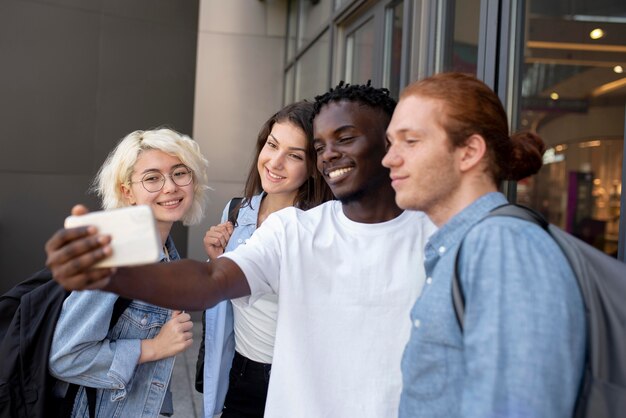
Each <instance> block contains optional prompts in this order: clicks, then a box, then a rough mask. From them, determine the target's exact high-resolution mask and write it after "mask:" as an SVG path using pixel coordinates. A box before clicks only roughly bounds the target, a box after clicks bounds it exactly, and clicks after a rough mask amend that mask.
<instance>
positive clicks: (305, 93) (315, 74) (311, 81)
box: [295, 31, 330, 100]
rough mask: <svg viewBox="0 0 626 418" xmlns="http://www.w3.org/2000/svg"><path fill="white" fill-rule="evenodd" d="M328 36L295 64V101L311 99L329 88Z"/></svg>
mask: <svg viewBox="0 0 626 418" xmlns="http://www.w3.org/2000/svg"><path fill="white" fill-rule="evenodd" d="M329 68H330V36H329V34H328V31H326V32H324V34H323V35H322V36H321V37H320V38H319V39H318V40H317V41H316V42H315V43H314V44H313V45H311V47H310V48H309V49H308V50H307V51H306V52H305V53H304V54H303V55H302V56H301V57H300V59H299V60H298V62H297V63H296V97H295V99H296V100H303V99H313V98H314V97H315V96H317V95H319V94H322V93H325V92H326V91H327V90H328V86H329V79H328V76H329Z"/></svg>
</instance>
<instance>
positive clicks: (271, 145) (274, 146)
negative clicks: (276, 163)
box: [265, 141, 278, 149]
mask: <svg viewBox="0 0 626 418" xmlns="http://www.w3.org/2000/svg"><path fill="white" fill-rule="evenodd" d="M265 145H267V146H268V147H270V148H274V149H276V148H278V145H276V144H275V143H274V142H272V141H267V142H266V143H265Z"/></svg>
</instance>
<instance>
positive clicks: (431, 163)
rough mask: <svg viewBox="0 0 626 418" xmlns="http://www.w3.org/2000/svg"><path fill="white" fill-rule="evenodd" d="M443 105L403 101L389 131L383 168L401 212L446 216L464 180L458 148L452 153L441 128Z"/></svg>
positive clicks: (421, 100) (415, 99) (416, 99)
mask: <svg viewBox="0 0 626 418" xmlns="http://www.w3.org/2000/svg"><path fill="white" fill-rule="evenodd" d="M442 115H445V109H444V107H443V102H441V101H439V100H435V99H428V98H423V97H420V96H408V97H406V98H402V99H401V100H400V102H399V103H398V106H397V107H396V109H395V111H394V113H393V117H392V118H391V123H390V124H389V128H388V129H387V139H388V141H389V144H390V147H389V150H388V152H387V155H386V156H385V158H384V159H383V165H384V166H385V167H389V168H390V169H391V179H392V182H391V185H392V187H393V188H394V190H395V191H396V203H397V204H398V206H400V207H401V208H402V209H413V210H422V211H424V212H426V213H427V214H428V215H429V216H430V217H431V218H432V217H433V216H432V214H433V213H438V211H439V213H442V212H443V213H445V212H446V211H448V210H449V209H450V202H452V200H453V199H454V197H455V196H456V194H457V192H458V190H459V185H460V181H461V180H460V179H461V172H460V170H459V162H458V161H459V151H460V149H459V148H456V149H452V145H451V143H450V141H449V140H448V137H447V135H446V132H445V130H444V129H443V126H442V124H441V119H442V117H444V116H442Z"/></svg>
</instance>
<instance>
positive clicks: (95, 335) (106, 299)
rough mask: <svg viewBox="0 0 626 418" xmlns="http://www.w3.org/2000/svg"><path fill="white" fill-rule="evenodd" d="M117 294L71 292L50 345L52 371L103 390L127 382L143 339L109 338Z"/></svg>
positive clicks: (120, 387) (122, 389) (122, 386)
mask: <svg viewBox="0 0 626 418" xmlns="http://www.w3.org/2000/svg"><path fill="white" fill-rule="evenodd" d="M116 300H117V295H115V294H112V293H107V292H101V291H81V292H72V293H71V294H70V295H69V296H68V297H67V299H66V300H65V302H64V304H63V308H62V310H61V315H60V316H59V320H58V321H57V325H56V328H55V331H54V336H53V339H52V346H51V348H50V363H49V370H50V373H51V374H52V375H53V376H54V377H56V378H58V379H61V380H63V381H66V382H70V383H75V384H79V385H85V386H91V387H96V388H100V389H117V390H119V391H120V392H119V393H117V395H120V396H125V393H126V385H127V384H128V382H129V381H130V379H131V377H132V376H133V374H134V372H135V368H136V366H137V362H138V361H139V357H140V355H141V340H139V339H120V340H109V339H108V338H107V334H108V332H109V323H110V321H111V316H112V313H113V306H114V305H115V302H116Z"/></svg>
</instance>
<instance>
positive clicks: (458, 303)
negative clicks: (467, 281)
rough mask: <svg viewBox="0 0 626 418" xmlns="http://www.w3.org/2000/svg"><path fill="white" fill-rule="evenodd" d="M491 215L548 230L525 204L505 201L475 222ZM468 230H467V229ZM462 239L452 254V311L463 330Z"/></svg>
mask: <svg viewBox="0 0 626 418" xmlns="http://www.w3.org/2000/svg"><path fill="white" fill-rule="evenodd" d="M492 216H512V217H514V218H519V219H523V220H525V221H528V222H532V223H534V224H536V225H539V226H540V227H541V228H543V229H544V230H546V231H547V230H548V226H549V225H550V224H549V222H548V221H547V220H546V219H545V218H544V217H543V216H542V215H541V214H540V213H539V212H537V211H535V210H533V209H531V208H528V207H526V206H521V205H516V204H512V203H507V204H504V205H502V206H498V207H497V208H495V209H493V210H491V212H489V213H488V214H487V215H485V217H484V218H482V219H481V220H480V221H478V222H477V223H476V224H478V223H480V222H482V221H484V220H485V219H487V218H490V217H492ZM468 232H469V231H468ZM462 246H463V241H462V240H461V243H460V244H459V246H458V247H457V250H456V254H455V256H454V270H453V271H452V303H453V305H454V313H455V315H456V319H457V321H458V322H459V327H460V328H461V330H463V318H464V316H465V297H464V296H463V287H462V286H461V281H460V280H459V254H460V253H461V247H462Z"/></svg>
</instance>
